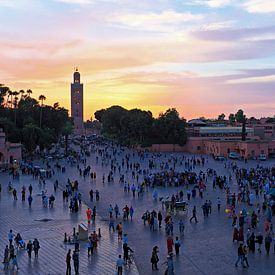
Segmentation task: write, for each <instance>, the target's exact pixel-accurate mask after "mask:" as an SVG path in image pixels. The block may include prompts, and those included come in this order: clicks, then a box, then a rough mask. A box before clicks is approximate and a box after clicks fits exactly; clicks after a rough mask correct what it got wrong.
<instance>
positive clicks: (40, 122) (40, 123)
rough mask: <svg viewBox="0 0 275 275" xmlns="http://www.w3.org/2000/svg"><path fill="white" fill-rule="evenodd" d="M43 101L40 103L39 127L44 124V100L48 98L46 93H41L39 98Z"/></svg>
mask: <svg viewBox="0 0 275 275" xmlns="http://www.w3.org/2000/svg"><path fill="white" fill-rule="evenodd" d="M38 99H39V100H40V101H41V105H40V121H39V127H40V128H41V126H42V108H43V102H44V101H45V100H46V97H45V96H44V95H40V96H39V98H38Z"/></svg>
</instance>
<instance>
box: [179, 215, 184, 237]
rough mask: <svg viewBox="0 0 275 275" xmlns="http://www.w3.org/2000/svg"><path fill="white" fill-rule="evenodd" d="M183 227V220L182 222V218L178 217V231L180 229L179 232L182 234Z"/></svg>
mask: <svg viewBox="0 0 275 275" xmlns="http://www.w3.org/2000/svg"><path fill="white" fill-rule="evenodd" d="M184 228H185V226H184V222H183V220H182V219H180V220H179V231H180V233H182V234H183V235H184Z"/></svg>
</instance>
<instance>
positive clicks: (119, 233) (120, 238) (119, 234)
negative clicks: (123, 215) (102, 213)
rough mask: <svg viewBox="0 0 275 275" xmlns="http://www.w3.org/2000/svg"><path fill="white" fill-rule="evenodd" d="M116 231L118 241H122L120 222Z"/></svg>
mask: <svg viewBox="0 0 275 275" xmlns="http://www.w3.org/2000/svg"><path fill="white" fill-rule="evenodd" d="M116 230H117V238H118V240H122V223H121V222H120V223H119V224H117V226H116Z"/></svg>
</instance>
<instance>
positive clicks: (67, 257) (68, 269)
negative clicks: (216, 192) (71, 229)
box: [66, 249, 72, 275]
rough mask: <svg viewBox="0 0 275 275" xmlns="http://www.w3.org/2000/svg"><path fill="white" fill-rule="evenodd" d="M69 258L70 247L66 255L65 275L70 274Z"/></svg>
mask: <svg viewBox="0 0 275 275" xmlns="http://www.w3.org/2000/svg"><path fill="white" fill-rule="evenodd" d="M71 258H72V257H71V249H69V250H68V253H67V255H66V275H71Z"/></svg>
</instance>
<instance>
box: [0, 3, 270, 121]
mask: <svg viewBox="0 0 275 275" xmlns="http://www.w3.org/2000/svg"><path fill="white" fill-rule="evenodd" d="M0 18H1V22H0V35H1V43H0V57H1V66H0V83H4V84H6V85H8V86H9V87H10V88H11V89H13V90H18V89H21V88H22V89H28V88H30V89H32V90H33V92H34V96H35V97H38V96H39V94H44V95H45V96H46V97H47V100H46V103H47V104H53V103H54V102H59V103H60V104H61V105H63V106H65V107H66V108H69V107H70V104H69V102H70V83H71V81H72V73H73V70H74V67H75V66H78V68H79V71H80V73H81V81H82V82H83V83H84V93H85V95H84V97H85V107H84V108H85V119H88V118H90V117H91V116H93V113H94V111H96V110H97V109H100V108H105V107H109V106H111V105H121V106H124V107H126V108H133V107H138V108H142V109H145V110H151V111H153V113H154V115H158V113H159V112H161V111H165V110H166V109H167V108H170V107H175V108H177V110H178V111H179V112H180V114H181V116H183V117H185V118H187V119H190V118H194V117H200V116H205V117H216V116H217V115H218V114H220V113H222V112H224V113H226V114H229V113H230V112H236V111H237V110H238V109H239V108H242V109H244V111H245V113H246V114H247V115H248V116H257V117H261V116H273V115H274V114H275V1H274V0H209V1H207V0H136V1H135V0H0Z"/></svg>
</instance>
